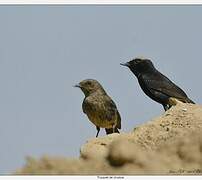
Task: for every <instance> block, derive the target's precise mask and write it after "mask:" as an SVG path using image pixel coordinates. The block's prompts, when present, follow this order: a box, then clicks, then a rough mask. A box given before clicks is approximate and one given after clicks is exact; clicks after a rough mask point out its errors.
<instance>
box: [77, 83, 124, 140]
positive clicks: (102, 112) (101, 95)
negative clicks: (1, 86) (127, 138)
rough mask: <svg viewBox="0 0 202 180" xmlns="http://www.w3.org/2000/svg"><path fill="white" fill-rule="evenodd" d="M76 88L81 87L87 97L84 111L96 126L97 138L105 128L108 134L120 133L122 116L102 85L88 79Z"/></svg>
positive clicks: (83, 106)
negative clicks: (101, 129)
mask: <svg viewBox="0 0 202 180" xmlns="http://www.w3.org/2000/svg"><path fill="white" fill-rule="evenodd" d="M75 87H79V88H80V89H81V90H82V91H83V93H84V95H85V98H84V100H83V104H82V109H83V112H84V113H85V114H86V115H87V116H88V118H89V120H90V121H91V122H92V123H93V124H94V125H95V126H96V128H97V134H96V137H97V136H98V134H99V131H100V128H105V131H106V134H111V133H114V132H117V133H119V131H118V129H121V117H120V114H119V112H118V110H117V108H116V105H115V103H114V102H113V101H112V99H111V98H110V97H109V96H108V95H107V93H106V92H105V90H104V89H103V87H102V86H101V84H100V83H99V82H98V81H96V80H94V79H86V80H83V81H81V82H80V83H79V84H78V85H76V86H75Z"/></svg>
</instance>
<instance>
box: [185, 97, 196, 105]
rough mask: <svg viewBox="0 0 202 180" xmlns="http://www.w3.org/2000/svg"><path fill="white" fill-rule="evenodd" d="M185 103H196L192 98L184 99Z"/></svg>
mask: <svg viewBox="0 0 202 180" xmlns="http://www.w3.org/2000/svg"><path fill="white" fill-rule="evenodd" d="M186 103H191V104H196V103H195V102H194V101H192V100H191V99H189V98H187V99H186Z"/></svg>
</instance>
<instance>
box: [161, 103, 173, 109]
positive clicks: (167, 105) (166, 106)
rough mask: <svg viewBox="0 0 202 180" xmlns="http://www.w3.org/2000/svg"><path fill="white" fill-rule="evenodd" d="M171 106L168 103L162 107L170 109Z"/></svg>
mask: <svg viewBox="0 0 202 180" xmlns="http://www.w3.org/2000/svg"><path fill="white" fill-rule="evenodd" d="M171 107H172V106H171V105H169V104H164V105H163V108H164V110H165V111H167V110H168V109H170V108H171Z"/></svg>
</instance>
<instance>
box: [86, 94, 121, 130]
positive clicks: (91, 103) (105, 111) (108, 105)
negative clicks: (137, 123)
mask: <svg viewBox="0 0 202 180" xmlns="http://www.w3.org/2000/svg"><path fill="white" fill-rule="evenodd" d="M82 108H83V112H84V113H86V114H88V113H96V115H97V116H99V118H100V119H103V120H108V121H111V120H114V118H115V117H117V128H119V129H120V128H121V117H120V114H119V112H118V110H117V108H116V105H115V103H114V102H113V101H112V99H111V98H110V97H109V96H107V95H105V96H96V98H95V97H94V98H91V97H88V98H86V99H84V101H83V104H82Z"/></svg>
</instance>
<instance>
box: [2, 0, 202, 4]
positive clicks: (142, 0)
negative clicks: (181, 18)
mask: <svg viewBox="0 0 202 180" xmlns="http://www.w3.org/2000/svg"><path fill="white" fill-rule="evenodd" d="M0 4H202V0H192V1H191V0H0Z"/></svg>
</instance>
